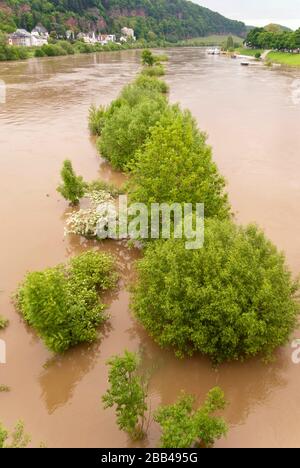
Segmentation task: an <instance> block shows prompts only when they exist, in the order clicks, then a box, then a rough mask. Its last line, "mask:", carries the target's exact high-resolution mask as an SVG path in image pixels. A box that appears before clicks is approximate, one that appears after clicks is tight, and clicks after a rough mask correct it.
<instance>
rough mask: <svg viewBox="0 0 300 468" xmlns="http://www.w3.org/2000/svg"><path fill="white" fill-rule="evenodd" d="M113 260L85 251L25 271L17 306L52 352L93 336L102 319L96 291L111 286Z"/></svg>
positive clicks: (114, 278)
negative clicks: (66, 261)
mask: <svg viewBox="0 0 300 468" xmlns="http://www.w3.org/2000/svg"><path fill="white" fill-rule="evenodd" d="M115 283H116V274H115V272H114V260H113V258H112V257H111V256H109V255H107V254H104V253H97V252H86V253H83V254H81V255H79V256H78V257H74V258H72V259H71V260H70V262H69V264H67V265H59V266H57V267H55V268H49V269H47V270H45V271H43V272H33V273H29V274H27V276H26V277H25V281H24V282H23V284H22V285H21V286H20V288H19V290H18V293H17V305H18V309H19V310H20V312H21V313H22V315H23V317H24V319H25V320H26V322H28V324H29V325H31V326H32V327H33V328H34V329H35V330H36V331H37V333H38V335H39V336H40V337H41V338H42V339H43V340H44V342H45V343H46V345H47V347H48V348H49V349H50V350H52V351H54V352H63V351H66V350H67V349H68V348H69V347H71V346H74V345H76V344H78V343H82V342H92V341H94V340H95V339H96V338H97V327H98V326H99V325H100V324H102V323H103V322H104V321H105V320H106V319H107V317H106V315H105V313H104V309H105V306H104V304H103V303H102V302H101V300H100V297H99V294H101V293H102V292H103V291H105V290H107V289H110V288H112V287H114V286H115Z"/></svg>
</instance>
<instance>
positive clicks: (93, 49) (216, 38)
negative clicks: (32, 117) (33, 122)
mask: <svg viewBox="0 0 300 468" xmlns="http://www.w3.org/2000/svg"><path fill="white" fill-rule="evenodd" d="M227 38H228V35H211V36H206V37H199V38H194V39H187V40H184V41H179V42H176V43H172V42H167V41H164V40H157V41H151V42H146V41H145V40H140V41H136V42H134V43H123V44H118V43H115V42H110V43H108V44H106V45H101V44H87V43H85V42H82V41H76V42H73V43H71V42H69V41H65V40H62V41H56V42H52V43H50V44H47V45H44V46H42V47H17V46H8V45H6V44H2V45H1V44H0V62H6V61H7V62H11V61H18V60H27V59H30V58H34V57H36V58H37V57H38V58H42V57H60V56H65V55H80V54H92V53H97V52H115V51H125V50H140V49H158V48H159V49H163V48H177V47H211V46H219V47H220V46H222V45H224V44H225V43H226V40H227ZM233 40H234V42H235V44H238V43H240V45H242V39H241V38H240V37H238V36H233Z"/></svg>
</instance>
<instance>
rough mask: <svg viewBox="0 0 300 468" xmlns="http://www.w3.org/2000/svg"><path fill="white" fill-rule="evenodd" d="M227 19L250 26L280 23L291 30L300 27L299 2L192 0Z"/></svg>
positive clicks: (279, 0) (283, 0)
mask: <svg viewBox="0 0 300 468" xmlns="http://www.w3.org/2000/svg"><path fill="white" fill-rule="evenodd" d="M193 1H194V3H199V5H202V6H205V7H207V8H210V9H211V10H214V11H218V12H219V13H221V14H222V15H224V16H227V17H228V18H232V19H237V20H241V21H244V22H245V23H246V24H248V25H251V26H265V25H266V24H268V23H280V24H282V25H283V26H288V27H289V28H292V29H297V28H299V27H300V0H193Z"/></svg>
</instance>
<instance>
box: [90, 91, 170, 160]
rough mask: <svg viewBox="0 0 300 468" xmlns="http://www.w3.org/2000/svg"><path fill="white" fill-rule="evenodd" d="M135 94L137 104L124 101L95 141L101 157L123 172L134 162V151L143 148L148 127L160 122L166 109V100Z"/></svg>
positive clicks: (109, 117)
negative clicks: (137, 96) (132, 104)
mask: <svg viewBox="0 0 300 468" xmlns="http://www.w3.org/2000/svg"><path fill="white" fill-rule="evenodd" d="M137 94H138V95H139V99H137V104H136V105H134V106H131V105H130V104H129V103H128V102H125V101H124V102H123V104H122V105H121V106H120V107H116V106H115V108H114V111H113V112H112V113H109V114H108V116H107V118H106V120H105V125H104V128H103V129H102V134H101V138H100V139H99V140H98V142H97V146H98V149H99V152H100V153H101V155H102V156H103V157H105V158H106V159H108V160H109V161H110V162H111V163H112V165H113V166H114V167H115V168H118V169H125V168H126V166H127V164H128V163H129V162H130V161H131V160H133V159H134V155H135V152H136V150H137V149H138V148H140V147H141V146H142V145H143V143H144V142H145V140H146V138H147V137H148V136H149V133H150V129H151V127H153V126H154V125H155V124H156V122H157V121H158V120H159V119H160V117H161V115H162V112H163V111H164V110H165V108H166V106H167V103H166V100H165V98H164V97H163V96H161V95H160V94H156V95H153V97H152V98H148V97H144V96H143V93H142V92H141V91H140V90H138V92H137ZM132 97H133V95H131V98H132Z"/></svg>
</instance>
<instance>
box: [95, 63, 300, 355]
mask: <svg viewBox="0 0 300 468" xmlns="http://www.w3.org/2000/svg"><path fill="white" fill-rule="evenodd" d="M143 57H146V54H144V55H143ZM138 80H139V79H138ZM155 82H156V86H160V83H161V81H160V80H157V79H154V78H152V79H151V81H149V82H148V79H147V87H148V85H149V86H151V90H150V92H151V95H152V103H153V102H159V103H160V105H159V107H158V110H159V111H158V113H157V114H154V113H153V112H152V115H155V118H154V119H153V120H151V119H149V118H148V115H147V105H145V106H143V105H141V106H138V107H137V108H136V109H138V112H136V109H135V106H136V105H138V104H137V103H139V102H141V100H142V102H143V99H144V98H143V92H144V91H143V90H141V89H140V87H139V85H138V84H137V82H135V83H133V84H132V85H129V86H126V87H125V88H124V90H123V91H122V93H121V95H120V97H119V98H118V99H117V100H116V101H114V102H113V103H112V104H111V106H110V107H109V109H108V110H107V111H104V114H103V109H102V113H101V125H102V129H101V132H100V133H101V136H100V142H99V143H98V147H99V149H100V152H101V154H102V155H104V156H105V157H107V158H108V159H109V160H110V161H111V162H112V163H113V165H114V166H115V167H117V168H121V169H123V170H124V169H126V170H128V171H129V172H130V176H131V177H130V181H129V195H130V198H131V200H132V201H134V202H140V203H145V204H148V205H149V207H150V204H151V203H159V204H161V203H168V204H173V203H193V204H195V203H197V202H203V203H204V205H205V217H206V221H205V229H206V232H205V243H204V248H203V249H200V250H186V249H185V242H184V241H185V239H183V240H182V241H180V240H174V239H173V240H172V239H171V240H167V241H162V240H159V241H155V242H153V243H150V244H149V243H148V244H147V246H146V248H145V252H144V258H143V259H142V260H141V261H140V262H139V263H138V272H139V280H138V282H137V285H136V288H135V291H134V294H133V300H132V306H133V310H134V313H135V316H136V318H137V319H138V320H139V321H140V322H141V323H142V324H143V325H144V326H145V328H146V329H147V330H148V331H149V333H150V334H151V336H152V337H153V338H154V339H155V340H156V341H157V342H158V343H159V344H160V345H161V346H167V347H172V348H174V350H175V351H176V353H177V354H179V355H181V356H182V355H186V354H189V355H191V354H193V353H194V352H199V351H200V352H201V353H203V354H206V355H208V356H209V357H210V358H211V359H212V360H213V361H215V362H223V361H225V360H232V359H244V358H249V357H251V356H255V355H257V354H264V355H265V356H270V355H271V354H272V352H273V351H274V349H276V348H277V347H278V346H281V345H283V344H285V343H286V342H287V340H288V338H289V335H290V334H291V332H292V331H293V329H294V328H295V326H296V323H297V317H298V312H299V307H298V304H297V303H296V302H295V299H294V294H295V292H296V291H297V289H298V283H295V282H294V281H293V279H292V277H291V274H290V273H289V271H288V270H287V268H286V265H285V259H284V257H283V255H282V254H281V253H279V252H278V251H277V249H276V247H275V246H274V245H273V244H272V243H271V242H270V241H269V240H268V239H266V237H265V235H264V233H263V232H262V231H261V230H260V229H259V228H258V227H257V226H254V225H250V226H246V227H241V226H237V225H236V224H234V222H233V220H232V217H231V214H230V205H229V203H228V198H227V194H226V192H225V191H224V188H225V183H224V179H223V178H222V177H221V176H220V174H219V172H218V170H217V167H216V165H215V163H214V162H213V160H212V152H211V148H210V147H209V146H208V145H207V142H206V135H205V134H203V133H202V132H201V131H199V130H198V128H197V124H196V122H195V120H194V119H193V117H192V116H191V114H190V113H189V112H188V111H182V110H181V109H180V107H179V106H177V105H175V106H174V105H173V106H171V105H169V104H168V102H167V100H166V98H164V100H161V97H160V94H159V93H157V91H155V90H154V89H153V86H154V83H155ZM146 89H147V92H146V96H147V93H149V89H150V88H146ZM145 102H146V103H147V101H145ZM132 108H133V109H134V110H135V112H131V109H132ZM106 112H107V113H108V118H107V117H106V116H105V115H106ZM103 115H104V119H103ZM107 119H108V120H107ZM108 121H109V126H107V122H108ZM108 129H109V131H108ZM108 133H109V142H110V145H109V146H108V145H107V139H108V136H107V134H108Z"/></svg>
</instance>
